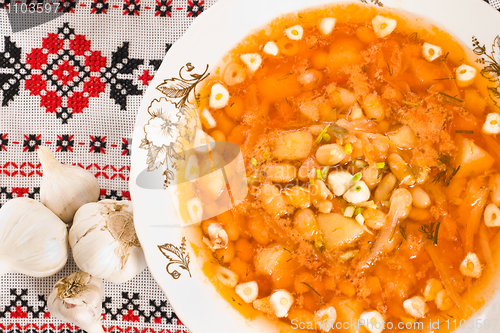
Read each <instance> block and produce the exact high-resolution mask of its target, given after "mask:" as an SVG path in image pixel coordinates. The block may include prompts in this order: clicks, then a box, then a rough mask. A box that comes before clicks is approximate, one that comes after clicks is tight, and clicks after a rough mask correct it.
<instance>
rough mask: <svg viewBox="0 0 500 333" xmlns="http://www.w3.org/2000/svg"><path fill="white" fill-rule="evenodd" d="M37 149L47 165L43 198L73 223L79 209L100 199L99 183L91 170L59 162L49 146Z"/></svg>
mask: <svg viewBox="0 0 500 333" xmlns="http://www.w3.org/2000/svg"><path fill="white" fill-rule="evenodd" d="M37 152H38V157H39V158H40V162H41V163H42V168H43V177H42V184H41V185H40V201H41V202H42V203H43V204H44V205H45V206H47V207H48V208H49V209H50V210H51V211H53V212H54V214H56V215H57V216H59V218H60V219H61V220H63V221H64V222H65V223H71V221H72V220H73V216H74V215H75V213H76V211H77V210H78V208H80V207H81V206H83V205H84V204H86V203H89V202H96V201H97V200H98V199H99V195H100V189H99V183H98V182H97V179H96V178H95V177H94V175H92V174H91V173H90V172H88V171H87V170H84V169H82V168H79V167H76V166H72V165H66V164H61V163H59V161H57V160H56V158H55V157H54V154H52V152H51V151H50V150H49V148H47V147H45V146H40V148H38V150H37Z"/></svg>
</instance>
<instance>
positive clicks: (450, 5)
mask: <svg viewBox="0 0 500 333" xmlns="http://www.w3.org/2000/svg"><path fill="white" fill-rule="evenodd" d="M342 2H344V1H336V0H308V1H304V0H272V1H271V0H251V1H249V0H221V1H219V2H218V3H217V4H216V5H214V6H213V7H212V8H211V9H210V10H208V11H207V12H206V13H204V14H203V15H201V16H200V17H199V18H197V19H196V20H195V21H194V23H193V24H192V25H191V27H190V28H189V30H188V31H187V32H186V34H185V35H184V36H183V37H182V38H181V39H180V40H179V41H177V42H176V43H175V44H174V46H173V47H172V48H171V50H170V51H169V52H168V54H167V55H166V57H165V59H164V61H163V63H162V65H161V67H160V69H159V70H158V73H157V74H156V76H155V77H154V79H153V80H152V82H151V84H150V85H149V89H148V91H147V92H146V95H145V96H144V99H143V101H142V104H141V107H140V110H139V113H138V115H137V122H136V126H135V133H134V138H133V149H132V171H131V177H130V188H131V194H132V200H133V203H134V215H135V225H136V229H137V234H138V236H139V239H140V241H141V244H142V246H143V248H144V251H145V255H146V259H147V262H148V265H149V268H150V271H151V273H152V275H153V277H154V278H155V279H156V281H157V282H158V284H159V285H160V287H161V288H162V289H163V291H164V292H165V294H166V295H167V297H168V299H169V300H170V302H171V304H172V306H173V307H174V309H175V312H176V314H177V315H178V316H179V318H180V319H181V320H182V322H183V323H184V324H185V325H187V327H188V328H189V329H190V330H191V331H192V332H193V333H206V332H240V333H251V332H252V333H254V332H277V331H279V329H278V328H277V326H276V325H274V324H271V323H269V322H267V321H266V320H255V321H252V322H249V321H247V320H245V319H244V318H243V316H241V315H240V314H239V313H238V312H237V311H236V310H235V309H233V308H232V307H231V306H230V305H229V304H228V302H226V301H225V300H224V299H223V298H222V297H221V296H220V295H219V294H218V293H217V292H216V291H215V288H214V287H213V285H212V284H211V283H210V282H209V281H208V279H207V278H206V276H205V275H204V273H203V272H202V270H201V268H200V264H199V262H198V261H197V260H196V259H195V254H194V252H193V249H192V248H191V246H190V244H186V248H182V247H181V243H182V240H183V237H184V236H185V233H186V232H190V231H193V230H192V229H193V228H184V229H182V228H181V227H180V226H179V219H178V216H177V214H176V211H175V209H174V206H173V205H172V200H171V197H170V196H169V194H168V192H166V191H162V190H161V175H159V174H158V172H156V173H151V177H150V178H149V181H150V182H153V183H155V182H156V183H155V184H156V185H158V186H156V187H160V189H152V188H149V189H148V188H145V187H147V186H144V185H143V186H138V185H137V179H138V177H139V175H140V174H141V172H142V171H143V170H145V169H146V168H147V166H148V158H149V159H150V160H151V158H152V157H154V156H149V157H148V150H146V149H144V142H143V143H142V147H140V146H141V141H142V140H143V139H144V138H145V125H147V124H148V122H150V121H151V119H152V116H151V114H150V112H153V111H152V109H154V108H155V107H158V108H161V107H163V108H164V110H163V111H165V112H166V113H167V114H170V116H171V118H170V120H171V121H179V117H177V115H176V114H177V113H179V116H182V117H184V116H185V115H186V113H183V114H182V115H181V113H182V112H178V110H177V109H176V108H175V107H174V106H173V104H169V103H167V102H166V101H165V100H162V101H161V103H158V102H155V100H156V101H160V100H161V98H165V94H163V93H162V92H160V91H159V90H158V89H156V87H157V86H159V85H160V84H162V83H163V82H164V80H166V79H172V78H178V79H179V70H180V69H181V68H183V67H184V69H183V75H184V78H185V79H192V81H189V80H185V81H182V82H181V81H170V83H169V84H170V87H173V86H175V87H177V88H178V89H184V88H187V89H189V87H190V86H192V85H193V83H195V82H197V77H196V76H194V77H193V76H191V74H193V73H194V74H201V73H203V72H204V70H205V69H206V66H207V65H209V66H210V69H212V68H215V66H216V65H217V64H218V63H219V61H220V59H221V58H222V57H223V56H224V55H225V54H226V52H228V51H229V50H230V49H231V48H232V47H234V46H235V45H236V44H237V43H238V42H239V41H241V40H242V39H243V37H245V36H247V35H248V34H250V33H251V32H252V30H254V29H257V28H259V27H262V26H263V25H265V24H266V23H267V22H269V21H270V20H271V19H273V18H275V17H277V16H279V15H281V14H284V13H289V12H293V11H296V10H301V9H304V8H306V7H315V6H321V5H324V4H334V3H342ZM361 2H364V3H368V4H367V5H373V3H377V2H379V3H382V4H383V6H384V7H389V8H395V9H401V10H404V11H407V12H409V13H412V14H414V15H416V17H423V18H425V19H427V20H430V22H433V23H435V24H436V25H437V26H438V27H440V28H442V29H443V30H445V31H447V32H449V33H450V34H451V35H452V36H454V37H455V38H457V39H458V40H459V41H461V42H462V43H463V44H464V45H465V46H467V47H469V48H471V49H473V48H474V45H473V44H472V40H473V37H475V38H477V40H478V42H479V43H480V45H481V46H483V45H485V46H486V51H487V53H488V55H492V56H493V58H494V59H495V60H496V61H497V63H500V38H498V37H497V34H499V33H500V14H499V13H498V12H496V11H495V10H494V9H492V8H491V7H490V6H488V5H487V4H486V3H484V2H483V1H482V0H438V1H436V0H418V1H417V0H380V1H376V0H369V1H367V0H361ZM496 38H498V39H496ZM494 42H496V43H497V44H496V46H494V45H493V44H494ZM495 57H496V58H495ZM187 63H190V65H187ZM186 65H187V66H186ZM191 66H192V67H191ZM479 66H481V65H479ZM490 74H491V75H492V82H491V86H492V88H493V89H496V90H497V91H498V89H499V86H500V81H499V78H498V74H500V73H496V76H495V73H493V72H492V73H490ZM186 76H187V77H186ZM172 84H173V85H172ZM152 103H153V104H154V103H156V104H154V105H152ZM167 109H168V110H167ZM148 110H149V112H148ZM184 121H185V120H184ZM150 125H154V124H150ZM148 129H149V130H150V132H149V140H150V141H151V142H152V143H154V142H155V140H156V142H158V140H160V139H161V138H158V137H155V133H153V132H154V128H153V127H149V128H148ZM156 134H158V133H156ZM174 135H186V134H185V133H184V134H179V133H175V134H174ZM169 142H170V141H168V140H167V141H165V142H164V143H166V144H169ZM149 152H150V154H151V149H150V150H149ZM162 153H165V152H159V155H158V156H160V155H161V154H162ZM142 175H144V174H142ZM155 177H156V178H155ZM150 187H155V186H150ZM168 244H169V245H168ZM160 245H165V246H164V247H163V250H162V251H161V249H160V248H159V246H160ZM165 254H167V255H168V256H169V258H167V257H166V256H165ZM499 306H500V297H498V295H497V297H494V299H493V300H491V301H489V302H488V303H487V304H486V305H485V306H484V307H483V308H482V309H481V310H480V311H478V312H477V313H476V314H475V316H474V317H473V319H474V320H476V324H475V325H469V327H468V328H462V329H460V330H459V331H460V332H471V333H472V332H497V331H498V330H500V323H498V324H497V325H496V327H495V328H493V322H492V324H491V327H490V328H489V329H486V328H484V325H482V326H483V327H479V325H477V323H480V322H482V323H483V324H484V320H486V319H489V320H492V321H494V320H496V319H500V318H498V317H499V315H500V307H499Z"/></svg>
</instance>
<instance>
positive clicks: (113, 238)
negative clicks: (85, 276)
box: [69, 200, 146, 283]
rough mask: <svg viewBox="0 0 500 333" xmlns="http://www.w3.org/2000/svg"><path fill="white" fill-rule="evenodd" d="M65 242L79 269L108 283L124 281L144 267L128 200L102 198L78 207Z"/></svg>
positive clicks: (142, 254)
mask: <svg viewBox="0 0 500 333" xmlns="http://www.w3.org/2000/svg"><path fill="white" fill-rule="evenodd" d="M69 244H70V246H71V248H72V250H73V258H74V259H75V262H76V264H77V265H78V267H80V269H81V270H83V271H85V272H88V273H89V274H91V275H93V276H96V277H99V278H102V279H105V280H107V281H110V282H114V283H123V282H126V281H128V280H130V279H132V278H133V277H134V276H136V275H137V274H139V273H140V272H142V271H143V270H144V268H146V260H145V259H144V253H143V252H142V248H141V245H140V244H139V240H138V239H137V235H136V233H135V228H134V220H133V215H132V203H131V202H130V201H116V200H102V201H99V202H96V203H88V204H86V205H83V206H82V207H80V209H79V210H78V211H77V212H76V214H75V217H74V219H73V226H72V227H71V229H70V231H69Z"/></svg>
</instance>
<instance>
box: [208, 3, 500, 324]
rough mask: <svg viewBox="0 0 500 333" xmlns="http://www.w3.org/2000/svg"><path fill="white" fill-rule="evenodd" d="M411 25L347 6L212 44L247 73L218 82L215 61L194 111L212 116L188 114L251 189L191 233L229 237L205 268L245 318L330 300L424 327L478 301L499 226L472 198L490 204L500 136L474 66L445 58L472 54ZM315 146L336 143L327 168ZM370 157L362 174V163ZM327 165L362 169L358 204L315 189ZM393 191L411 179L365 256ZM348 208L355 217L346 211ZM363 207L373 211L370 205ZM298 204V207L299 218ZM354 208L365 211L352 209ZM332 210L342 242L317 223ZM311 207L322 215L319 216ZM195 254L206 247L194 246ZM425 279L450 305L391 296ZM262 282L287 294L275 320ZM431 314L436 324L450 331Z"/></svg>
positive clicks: (344, 308) (350, 311)
mask: <svg viewBox="0 0 500 333" xmlns="http://www.w3.org/2000/svg"><path fill="white" fill-rule="evenodd" d="M378 14H380V15H383V16H384V17H386V18H393V19H395V20H396V21H397V27H396V29H395V30H394V31H393V32H391V33H390V34H389V35H388V36H386V37H383V38H380V37H377V35H376V33H375V32H374V29H373V27H372V19H373V18H374V17H375V16H376V15H378ZM324 17H335V18H337V21H336V24H335V28H334V31H332V32H331V33H330V34H328V35H326V36H325V35H324V34H322V33H321V32H320V31H319V29H318V22H319V21H320V20H321V19H322V18H324ZM424 23H425V22H423V21H422V20H421V19H415V18H411V17H410V18H408V17H404V16H400V15H399V14H398V13H396V12H394V11H389V10H385V9H379V8H371V7H370V8H369V7H365V6H360V5H353V4H350V5H342V6H332V7H328V8H325V9H321V10H309V11H304V12H301V13H298V14H294V15H287V16H284V17H281V18H278V19H276V20H274V21H273V22H271V23H270V24H269V25H268V26H267V27H266V28H264V29H262V30H259V31H256V32H255V33H253V34H252V35H251V36H249V37H248V38H246V39H245V40H244V41H243V42H242V43H241V44H240V45H238V46H237V47H236V48H234V49H233V50H232V51H231V52H230V53H229V54H228V55H227V56H226V58H225V59H224V62H225V63H226V64H231V63H234V64H237V65H238V66H239V67H238V68H239V69H238V70H240V71H241V70H242V69H243V70H244V71H245V73H244V74H242V73H239V74H242V75H243V76H245V79H244V80H243V81H242V82H240V83H236V84H232V85H228V84H227V82H226V81H227V76H226V77H225V70H226V69H225V68H226V65H224V66H221V67H220V68H218V69H217V71H215V73H214V74H212V75H211V76H210V77H209V79H208V82H207V83H206V85H205V87H204V90H203V91H202V93H201V96H202V98H201V100H200V101H199V105H198V109H199V110H204V109H208V110H209V112H210V113H211V115H212V116H213V118H214V119H215V121H216V126H215V127H212V128H208V127H207V122H206V121H205V122H204V121H203V117H202V123H203V124H204V130H205V132H206V133H207V134H209V135H210V136H212V137H213V139H215V141H227V142H233V143H235V144H238V145H240V146H241V148H242V152H243V155H244V159H245V166H246V170H247V176H248V179H249V195H248V197H247V199H246V200H245V201H244V202H243V203H241V204H240V205H238V206H237V207H234V208H233V209H232V210H231V211H230V212H226V213H224V214H222V215H219V216H218V217H216V218H214V219H210V220H206V221H203V222H202V223H201V230H202V233H203V235H204V237H205V238H208V237H209V235H208V231H207V230H208V226H209V225H210V224H213V223H217V224H219V225H221V226H222V228H223V229H224V231H225V232H226V234H227V236H228V242H227V244H224V246H223V248H219V249H216V250H215V251H213V253H212V259H211V260H208V261H207V262H206V263H205V266H204V271H205V272H206V274H207V275H208V276H209V277H211V278H212V280H213V282H214V284H215V285H216V286H217V289H218V290H219V291H220V292H221V294H223V295H224V297H225V298H226V299H227V300H228V301H229V302H231V304H232V305H233V306H234V307H235V308H237V309H239V310H240V311H241V312H242V313H243V314H244V315H245V316H247V317H251V318H253V317H255V316H256V315H257V314H259V313H261V312H263V313H265V314H266V315H267V316H268V317H269V318H270V319H272V320H280V321H282V322H285V323H293V320H296V322H297V321H299V322H314V321H315V320H316V321H317V320H318V318H317V317H316V318H315V313H317V312H318V311H319V310H321V309H324V308H326V307H334V308H335V311H336V315H337V316H336V321H337V322H350V321H351V320H353V321H355V322H356V321H357V320H358V318H359V317H360V315H361V314H362V313H363V312H366V311H378V313H380V314H381V315H382V317H383V318H384V320H385V321H386V323H388V322H392V323H393V324H394V327H397V325H398V323H401V322H403V323H413V322H416V321H420V322H423V323H425V325H426V326H425V329H424V330H423V331H427V332H431V331H436V332H437V331H438V330H435V329H432V328H431V327H429V326H428V324H429V320H433V319H434V320H437V318H440V319H441V320H442V321H443V322H444V321H446V320H447V319H451V318H453V319H458V320H460V319H465V318H468V317H469V316H470V315H471V314H472V313H473V312H474V311H476V310H477V309H478V308H480V307H481V306H482V305H483V304H484V302H485V300H484V299H483V298H482V297H475V296H474V295H475V293H476V291H477V290H481V288H486V287H485V286H486V284H487V283H488V281H489V279H490V278H491V276H492V272H493V270H494V264H495V260H496V258H497V255H496V254H497V245H496V244H495V241H494V240H495V239H496V238H498V237H499V236H498V230H499V229H498V227H495V226H493V227H491V226H486V224H485V220H484V210H485V207H486V206H487V205H490V204H492V203H493V204H498V202H497V201H498V198H496V197H495V189H496V186H497V182H498V180H496V178H495V177H496V175H497V173H498V167H499V163H500V153H499V151H500V150H498V148H499V147H500V146H499V144H500V143H499V142H498V140H497V138H496V136H495V135H491V134H488V133H485V132H484V131H483V130H482V127H483V124H484V123H485V119H486V115H487V114H489V113H493V112H498V111H499V110H497V109H495V108H494V106H493V105H492V104H491V103H490V102H489V100H488V98H487V93H486V86H485V81H484V80H483V79H482V78H481V77H480V74H479V71H478V72H477V74H476V77H475V79H474V81H473V82H472V83H471V84H467V85H466V86H463V87H462V85H463V84H462V83H461V82H459V81H458V80H457V78H456V68H457V67H458V66H460V65H462V64H467V65H469V66H472V67H474V63H473V62H471V61H470V60H469V57H468V55H469V54H470V51H469V50H464V49H463V48H462V47H461V46H460V45H459V44H458V43H457V42H456V41H455V40H454V39H453V38H452V37H451V36H450V35H448V34H447V33H445V32H442V31H441V30H439V29H437V28H436V27H434V26H430V25H428V26H424ZM297 24H298V25H300V26H301V27H302V28H303V36H302V38H301V39H300V40H291V39H290V38H288V37H287V36H286V34H285V33H284V31H285V29H287V28H289V27H292V26H295V25H297ZM268 41H275V42H276V44H277V46H278V48H279V53H278V55H276V56H272V55H269V54H266V53H264V52H263V46H264V45H265V44H266V43H267V42H268ZM425 42H427V43H431V44H433V45H437V46H439V47H441V48H442V55H441V56H440V57H438V59H436V60H434V61H429V60H427V59H426V58H425V57H424V56H423V53H422V46H423V44H424V43H425ZM249 53H250V54H254V53H255V54H258V55H259V56H260V57H261V60H262V63H261V65H260V67H259V68H258V69H257V70H255V72H252V71H249V70H248V68H247V67H246V65H245V64H244V63H243V62H242V60H241V59H240V55H242V54H249ZM236 75H238V72H237V73H236ZM311 78H312V79H311ZM229 79H230V80H231V78H229ZM215 83H220V84H222V85H223V86H224V87H225V88H226V89H227V91H228V93H229V96H230V98H229V101H228V103H227V105H226V106H224V107H222V108H218V109H214V108H211V107H210V104H209V100H210V88H211V87H212V86H213V85H214V84H215ZM370 115H375V117H373V116H372V117H370ZM339 127H341V129H340V130H339ZM342 129H343V130H342ZM339 131H340V132H339ZM292 132H293V133H299V134H298V137H297V138H298V139H297V140H296V141H294V140H292V139H291V137H289V136H288V134H289V133H292ZM309 141H310V142H309ZM325 145H337V146H340V147H342V148H343V149H344V151H345V156H343V155H342V153H339V154H341V156H340V157H341V158H340V161H338V162H337V163H334V164H331V165H328V164H325V163H321V162H320V161H319V160H318V153H317V152H318V151H319V149H320V147H321V146H325ZM471 145H472V146H471ZM328 147H330V146H328ZM332 147H333V146H332ZM335 147H336V146H335ZM473 150H474V151H476V152H479V153H478V154H473V152H472V151H473ZM287 154H289V155H287ZM332 154H333V153H332ZM395 155H397V156H398V157H397V156H395ZM287 156H290V158H287ZM390 156H391V157H390ZM330 157H331V156H330ZM332 158H333V157H332ZM398 158H399V159H398ZM325 167H326V168H325ZM273 168H274V169H273ZM287 168H290V169H287ZM370 168H371V171H372V173H373V172H375V173H376V176H373V174H372V175H370V174H369V173H368V169H370ZM292 169H293V170H295V171H293V172H289V171H290V170H292ZM339 170H347V171H349V172H350V174H351V175H352V176H353V178H355V177H356V175H358V174H359V175H361V178H360V179H355V180H353V181H352V183H350V184H349V186H352V187H351V189H352V188H353V187H356V186H357V185H356V184H358V183H357V182H359V181H363V182H365V183H366V184H368V188H369V198H368V199H366V200H364V201H363V203H361V204H359V203H352V202H349V201H348V200H347V199H346V198H345V193H344V195H334V194H333V193H332V192H330V190H328V194H326V195H324V194H325V193H327V192H324V193H323V192H322V190H321V185H320V184H321V183H323V184H324V185H326V186H327V188H329V189H331V187H330V186H329V185H331V184H330V183H329V178H328V175H329V174H330V173H332V172H336V171H339ZM390 174H393V175H394V176H395V177H396V179H397V182H396V184H395V186H393V188H392V189H391V188H389V190H388V193H387V194H386V195H385V197H383V196H381V198H382V199H383V200H377V199H376V196H377V188H378V187H381V185H380V184H381V183H382V182H386V183H387V184H389V185H390V182H389V180H390V177H392V176H389V177H388V178H387V181H385V180H384V179H386V177H387V176H388V175H390ZM499 185H500V183H499ZM349 186H348V187H349ZM294 187H300V188H301V189H300V191H303V192H305V193H306V194H307V196H306V197H305V199H304V198H303V197H301V196H300V195H298V196H296V197H293V195H291V193H292V192H290V191H291V189H293V188H294ZM416 187H418V188H419V190H418V191H419V192H418V193H419V194H420V195H421V194H422V192H420V191H423V192H424V193H425V194H426V195H427V196H428V198H430V202H429V203H428V204H427V205H425V204H424V205H423V206H422V204H421V203H419V204H418V206H421V207H416V206H415V205H417V203H416V199H415V198H416V197H417V196H418V195H419V194H414V193H415V191H416V189H415V188H416ZM264 188H265V189H267V190H270V193H269V191H268V193H265V191H264V190H263V189H264ZM274 189H277V190H274ZM318 189H319V192H318ZM396 190H398V191H400V192H398V193H407V192H408V191H410V192H408V193H411V194H412V196H411V198H412V201H411V203H412V207H411V211H410V212H409V215H408V216H407V217H404V216H403V217H401V218H399V219H397V220H398V221H397V224H396V227H395V228H394V229H393V230H392V234H391V235H390V238H389V239H388V241H387V242H386V244H383V245H384V246H385V247H384V248H383V250H382V251H381V252H380V253H379V255H378V256H377V257H376V258H375V259H373V260H371V259H370V260H369V258H370V255H371V254H373V251H374V248H377V246H378V245H376V244H377V240H379V239H380V238H382V237H383V236H382V235H383V232H384V228H387V226H388V225H389V224H390V222H389V220H390V217H389V215H390V213H389V212H390V206H391V205H392V204H393V202H395V201H393V199H394V196H396V194H395V193H396ZM287 191H288V192H287ZM297 191H298V192H300V191H299V190H297ZM348 191H349V190H348ZM360 191H361V190H360ZM404 191H406V192H404ZM303 192H300V193H303ZM379 192H380V193H382V189H381V190H380V191H379ZM380 193H379V194H380ZM354 195H357V194H356V193H354ZM388 195H389V196H388ZM299 197H300V198H302V199H300V198H299ZM424 197H425V195H424ZM420 199H421V198H420ZM301 200H302V201H301ZM420 201H421V200H420ZM424 201H425V200H424ZM367 202H368V203H367ZM394 204H395V203H394ZM349 207H353V209H355V212H354V214H355V215H352V217H345V215H349V212H348V211H349V210H351V208H349ZM394 210H395V209H394ZM375 211H376V213H377V214H379V216H382V219H381V220H380V219H379V220H377V219H376V218H374V217H373V216H374V214H375V213H374V212H375ZM304 212H306V213H304ZM299 213H301V214H305V215H307V214H312V215H307V216H308V217H307V218H304V217H298V216H299V215H300V214H299ZM380 214H381V215H380ZM305 215H304V216H305ZM357 215H362V216H363V219H364V221H361V222H360V221H358V220H355V217H356V216H357ZM375 215H376V214H375ZM311 216H312V217H311ZM340 217H345V219H350V221H351V222H352V221H354V222H355V224H356V227H354V224H353V225H352V228H351V227H345V226H346V225H349V226H351V224H352V223H351V222H349V223H347V222H342V223H343V224H342V223H341V224H340V227H339V228H340V229H342V228H347V229H345V233H346V234H347V236H345V237H346V239H345V240H342V237H344V236H342V235H340V234H335V235H337V236H332V237H333V238H331V237H330V236H329V235H328V233H329V232H331V233H332V235H333V233H335V232H338V231H337V229H336V230H333V231H332V230H330V229H328V228H329V227H328V224H329V223H330V224H331V223H337V222H336V221H339V219H340ZM370 217H371V219H370ZM325 219H327V220H328V221H330V219H331V221H333V222H328V221H327V222H321V221H324V220H325ZM360 219H361V218H360ZM342 221H344V220H342ZM377 221H378V222H377ZM339 223H340V222H339ZM377 223H378V224H377ZM342 230H344V229H342ZM339 235H340V236H339ZM329 237H330V238H329ZM337 242H339V244H337ZM497 244H498V243H497ZM207 251H209V252H212V251H210V249H208V247H207ZM468 253H473V254H475V255H476V256H477V258H478V259H479V262H480V263H481V271H482V274H481V277H479V278H475V277H471V276H467V275H464V273H463V272H461V270H460V265H461V264H462V262H463V261H464V258H465V257H466V255H467V254H468ZM492 253H493V254H492ZM365 264H366V265H365ZM219 265H221V266H223V267H225V268H228V269H229V270H231V271H232V272H233V273H235V274H236V275H237V276H238V283H245V282H250V281H255V282H257V285H258V296H257V299H259V300H263V302H262V304H264V305H262V304H261V305H260V306H256V305H255V303H253V305H252V303H249V304H245V302H243V300H242V299H241V298H239V296H238V295H237V294H236V293H235V292H234V290H233V288H229V287H227V286H224V284H221V283H220V281H217V278H216V277H215V276H216V273H215V270H216V267H217V266H219ZM469 266H470V265H469ZM469 268H471V267H469ZM430 279H436V280H437V281H439V282H440V284H441V287H439V288H438V289H437V291H440V290H446V292H447V294H446V295H447V296H446V297H445V302H448V303H449V304H450V305H449V306H446V305H444V306H443V305H442V304H441V309H439V306H438V304H437V302H436V301H435V299H432V296H429V297H428V298H429V300H426V302H425V304H426V307H427V311H426V312H425V315H424V316H423V318H419V317H418V316H415V315H412V314H410V313H408V310H407V309H406V308H405V306H404V302H405V300H408V299H411V298H412V297H417V296H418V297H424V299H425V298H426V297H425V296H424V294H425V289H426V286H427V284H428V283H429V280H430ZM276 290H286V291H288V292H289V293H290V294H291V295H292V296H293V304H292V306H291V307H290V309H289V310H288V311H287V315H286V316H285V317H283V318H277V316H276V314H275V313H274V311H273V307H272V306H271V307H270V306H269V296H270V295H272V294H273V292H275V291H276ZM471 295H472V296H471ZM477 295H479V291H478V292H477ZM266 300H267V301H266ZM266 302H267V303H266ZM255 307H257V308H258V309H257V310H255V309H254V308H255ZM443 318H446V319H443ZM444 326H445V325H444V324H442V326H441V329H440V330H439V332H448V331H452V330H453V329H454V327H453V325H451V328H449V329H448V328H446V327H444ZM358 328H359V329H360V331H366V329H365V328H364V327H363V326H361V327H358ZM311 331H314V330H311ZM343 331H346V332H355V331H356V330H355V329H346V330H343ZM396 331H399V330H398V329H389V328H386V329H385V330H384V332H396ZM407 331H414V332H417V331H419V330H418V329H409V330H407Z"/></svg>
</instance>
